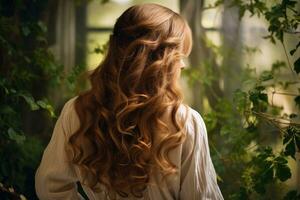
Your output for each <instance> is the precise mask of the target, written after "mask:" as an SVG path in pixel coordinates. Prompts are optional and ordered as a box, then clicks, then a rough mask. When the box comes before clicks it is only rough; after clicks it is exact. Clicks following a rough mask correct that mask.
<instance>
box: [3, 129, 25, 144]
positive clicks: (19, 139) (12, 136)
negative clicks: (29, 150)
mask: <svg viewBox="0 0 300 200" xmlns="http://www.w3.org/2000/svg"><path fill="white" fill-rule="evenodd" d="M7 133H8V137H9V138H10V139H11V140H13V141H15V142H16V143H18V144H22V143H23V142H24V141H25V136H24V135H23V134H22V135H21V134H18V133H17V132H16V131H15V130H14V129H13V128H9V129H8V131H7Z"/></svg>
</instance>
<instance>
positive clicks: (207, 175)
mask: <svg viewBox="0 0 300 200" xmlns="http://www.w3.org/2000/svg"><path fill="white" fill-rule="evenodd" d="M75 99H76V97H74V98H72V99H70V100H69V101H68V102H67V103H66V104H65V105H64V107H63V109H62V112H61V114H60V116H59V118H58V120H57V122H56V124H55V128H54V131H53V134H52V137H51V140H50V142H49V144H48V146H47V147H46V149H45V151H44V153H43V157H42V160H41V163H40V166H39V167H38V169H37V171H36V174H35V188H36V193H37V195H38V197H39V198H40V199H41V200H48V199H49V200H50V199H51V200H59V199H61V200H76V199H83V197H82V196H80V194H79V193H78V192H77V184H76V182H78V181H79V182H82V180H83V177H82V174H81V173H80V171H79V169H78V167H77V166H75V165H74V164H72V163H70V162H69V161H68V160H67V154H66V149H65V147H66V145H67V139H68V138H69V137H70V134H72V133H74V131H76V129H77V128H78V126H79V119H78V117H77V114H76V111H75V108H74V100H75ZM186 112H188V118H187V122H186V124H185V130H186V133H187V134H186V139H185V141H184V142H183V143H182V144H181V145H179V146H178V147H176V148H175V149H174V150H172V151H171V152H170V154H169V156H170V160H171V161H172V162H173V163H174V164H176V165H177V167H178V168H179V174H178V175H170V176H168V177H167V179H166V181H162V180H161V175H160V174H159V173H156V174H155V177H151V178H152V182H151V183H154V184H149V185H148V187H147V189H146V192H145V195H144V198H143V199H150V200H171V199H176V200H177V199H181V200H204V199H214V200H216V199H218V200H219V199H221V200H222V199H223V196H222V193H221V191H220V189H219V187H218V184H217V180H216V172H215V169H214V166H213V163H212V161H211V157H210V153H209V146H208V140H207V130H206V126H205V123H204V121H203V119H202V117H201V115H200V114H199V113H198V112H197V111H195V110H194V109H192V108H190V107H188V106H186V105H182V106H180V108H179V112H178V114H179V115H180V116H182V117H184V116H185V113H186ZM81 185H82V187H83V190H84V192H85V193H86V195H87V196H88V198H89V199H90V200H102V199H103V200H108V199H111V198H110V197H109V196H108V195H107V194H106V192H105V189H104V191H103V192H94V191H92V190H91V189H90V188H89V187H87V186H85V185H83V184H81ZM101 187H102V186H101ZM103 188H104V187H103ZM115 198H116V199H137V198H134V197H130V198H122V197H119V196H118V195H116V196H115Z"/></svg>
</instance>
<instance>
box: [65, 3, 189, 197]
mask: <svg viewBox="0 0 300 200" xmlns="http://www.w3.org/2000/svg"><path fill="white" fill-rule="evenodd" d="M191 48H192V35H191V30H190V28H189V26H188V24H187V22H186V21H185V19H183V18H182V17H181V16H180V15H179V14H178V13H176V12H174V11H172V10H170V9H169V8H166V7H164V6H161V5H158V4H154V3H149V4H139V5H134V6H132V7H130V8H128V9H127V10H126V11H125V12H124V13H123V14H122V15H121V16H120V17H119V18H118V19H117V21H116V23H115V26H114V29H113V33H112V34H111V35H110V38H109V44H108V50H107V52H106V54H105V57H104V59H103V61H102V62H101V63H100V65H99V66H98V67H97V68H96V69H94V70H93V72H92V73H91V75H90V83H91V88H90V89H89V90H88V91H85V92H83V93H81V94H80V95H78V97H77V98H76V101H75V110H76V113H77V115H78V117H79V120H80V127H79V129H78V130H77V131H76V132H75V133H74V134H72V136H71V137H70V139H69V144H70V146H71V150H72V162H73V163H75V164H76V165H78V166H79V168H80V169H81V171H82V172H83V174H84V177H85V181H86V184H88V186H90V187H91V188H92V189H94V190H97V187H96V186H97V184H98V183H101V184H103V185H104V186H106V188H107V189H108V190H109V191H115V192H117V193H118V194H119V195H121V196H122V197H128V196H130V195H133V196H135V197H142V196H143V192H144V191H145V189H146V187H147V184H148V183H149V181H150V178H151V175H152V173H153V171H154V170H158V171H159V172H161V173H162V174H163V177H165V176H166V175H169V174H173V173H176V172H177V170H178V169H177V167H176V165H175V164H174V163H172V162H171V161H170V159H169V158H168V154H169V152H170V151H171V150H172V149H174V148H175V147H177V146H178V145H179V144H181V143H182V142H183V140H184V138H185V133H184V131H183V124H184V120H179V119H178V117H176V115H177V114H176V113H177V111H178V109H179V106H180V104H182V94H181V92H180V87H179V84H178V78H179V76H180V67H181V66H180V65H181V63H182V62H181V59H182V58H183V57H187V56H188V55H189V54H190V51H191ZM164 116H167V118H168V119H170V121H171V124H172V127H173V128H171V126H170V125H168V124H167V123H166V121H165V120H164V119H163V118H164ZM87 177H88V178H89V181H87Z"/></svg>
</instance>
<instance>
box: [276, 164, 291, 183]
mask: <svg viewBox="0 0 300 200" xmlns="http://www.w3.org/2000/svg"><path fill="white" fill-rule="evenodd" d="M275 175H276V176H277V177H278V179H279V180H280V181H282V182H283V181H286V180H287V179H289V178H291V176H292V174H291V170H290V168H289V167H288V166H287V165H286V164H279V165H277V166H276V174H275Z"/></svg>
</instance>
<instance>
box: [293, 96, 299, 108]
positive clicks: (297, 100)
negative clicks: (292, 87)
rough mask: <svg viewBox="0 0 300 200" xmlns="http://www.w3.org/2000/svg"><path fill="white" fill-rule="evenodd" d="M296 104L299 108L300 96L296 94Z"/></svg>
mask: <svg viewBox="0 0 300 200" xmlns="http://www.w3.org/2000/svg"><path fill="white" fill-rule="evenodd" d="M294 101H295V103H296V106H298V108H300V96H296V97H295V99H294Z"/></svg>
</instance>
